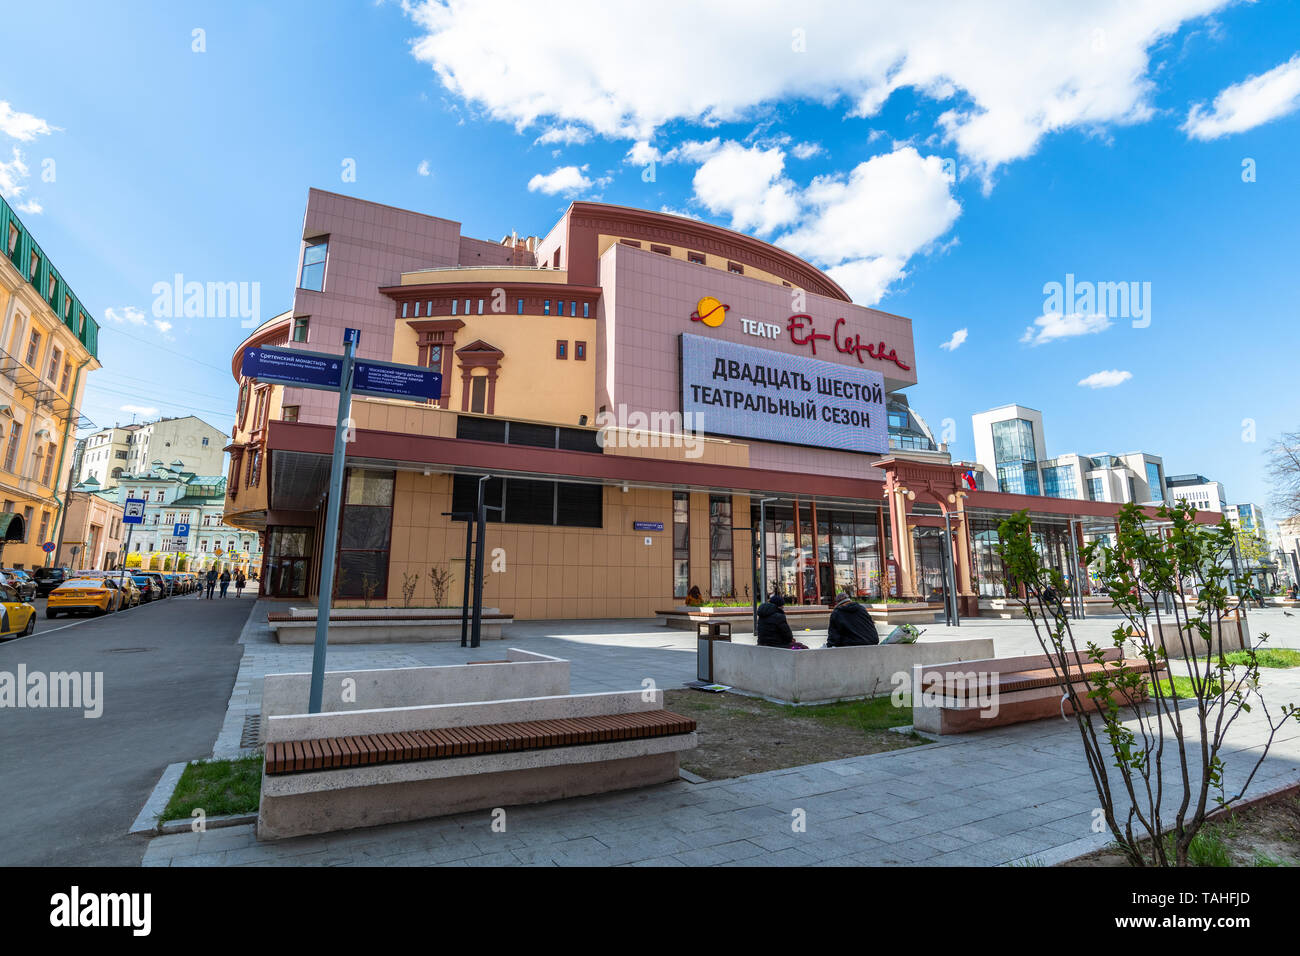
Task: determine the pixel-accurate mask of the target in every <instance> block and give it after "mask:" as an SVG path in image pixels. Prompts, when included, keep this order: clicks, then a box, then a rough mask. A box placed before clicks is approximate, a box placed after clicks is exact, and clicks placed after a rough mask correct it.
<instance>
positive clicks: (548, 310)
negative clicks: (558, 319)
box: [542, 299, 551, 315]
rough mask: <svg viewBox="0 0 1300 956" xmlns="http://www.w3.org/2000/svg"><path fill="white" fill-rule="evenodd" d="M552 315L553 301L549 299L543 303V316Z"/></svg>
mask: <svg viewBox="0 0 1300 956" xmlns="http://www.w3.org/2000/svg"><path fill="white" fill-rule="evenodd" d="M550 314H551V300H550V299H547V300H546V301H544V302H543V303H542V315H550Z"/></svg>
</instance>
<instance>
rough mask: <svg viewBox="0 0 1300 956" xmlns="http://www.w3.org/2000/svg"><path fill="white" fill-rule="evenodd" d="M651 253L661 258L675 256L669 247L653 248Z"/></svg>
mask: <svg viewBox="0 0 1300 956" xmlns="http://www.w3.org/2000/svg"><path fill="white" fill-rule="evenodd" d="M650 251H651V252H653V253H655V254H657V255H661V256H671V255H672V254H673V251H672V249H670V248H668V247H667V246H651V247H650Z"/></svg>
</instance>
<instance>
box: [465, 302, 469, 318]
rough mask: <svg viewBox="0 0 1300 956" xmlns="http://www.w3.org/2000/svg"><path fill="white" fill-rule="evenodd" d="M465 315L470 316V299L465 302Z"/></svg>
mask: <svg viewBox="0 0 1300 956" xmlns="http://www.w3.org/2000/svg"><path fill="white" fill-rule="evenodd" d="M465 314H466V315H469V299H466V300H465Z"/></svg>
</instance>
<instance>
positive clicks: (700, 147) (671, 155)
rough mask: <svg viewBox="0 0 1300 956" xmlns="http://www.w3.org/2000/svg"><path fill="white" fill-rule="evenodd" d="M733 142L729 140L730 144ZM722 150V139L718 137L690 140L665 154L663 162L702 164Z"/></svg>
mask: <svg viewBox="0 0 1300 956" xmlns="http://www.w3.org/2000/svg"><path fill="white" fill-rule="evenodd" d="M731 142H733V141H732V140H728V143H731ZM720 149H722V139H721V138H720V137H717V136H715V137H713V139H689V140H687V141H686V142H684V143H681V144H679V145H677V146H674V147H673V148H672V149H670V150H668V152H666V153H664V155H663V161H664V162H665V163H673V162H682V163H702V162H704V161H705V160H707V159H711V158H712V157H713V156H715V155H716V154H717V152H718V151H719V150H720Z"/></svg>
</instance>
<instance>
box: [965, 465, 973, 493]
mask: <svg viewBox="0 0 1300 956" xmlns="http://www.w3.org/2000/svg"><path fill="white" fill-rule="evenodd" d="M962 478H964V479H965V480H966V486H967V487H968V488H970V490H971V491H975V490H976V486H975V469H973V468H971V469H967V470H966V471H965V472H963V473H962Z"/></svg>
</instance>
